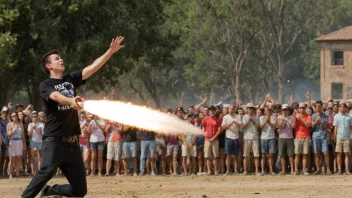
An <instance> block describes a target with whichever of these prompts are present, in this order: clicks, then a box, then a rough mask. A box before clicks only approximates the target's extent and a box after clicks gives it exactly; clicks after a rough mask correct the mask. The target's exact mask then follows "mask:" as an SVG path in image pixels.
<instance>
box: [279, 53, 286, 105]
mask: <svg viewBox="0 0 352 198" xmlns="http://www.w3.org/2000/svg"><path fill="white" fill-rule="evenodd" d="M278 66H279V67H278V72H277V85H278V91H277V96H278V99H277V101H278V103H280V104H283V102H284V99H285V90H284V87H285V78H284V77H285V74H284V69H285V68H284V67H285V56H284V54H282V55H280V57H279V64H278Z"/></svg>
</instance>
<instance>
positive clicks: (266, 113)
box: [264, 107, 271, 116]
mask: <svg viewBox="0 0 352 198" xmlns="http://www.w3.org/2000/svg"><path fill="white" fill-rule="evenodd" d="M264 114H265V116H271V109H270V108H269V107H265V111H264Z"/></svg>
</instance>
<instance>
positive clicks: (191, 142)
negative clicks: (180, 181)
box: [181, 114, 197, 176]
mask: <svg viewBox="0 0 352 198" xmlns="http://www.w3.org/2000/svg"><path fill="white" fill-rule="evenodd" d="M193 116H194V115H193V114H188V115H187V118H186V119H187V120H186V121H187V122H188V123H192V119H193ZM181 137H182V142H183V144H182V166H183V171H184V172H183V175H185V176H187V173H188V171H187V170H188V166H187V159H188V158H190V159H191V166H190V167H191V168H190V172H191V173H192V175H195V173H196V171H197V163H196V157H197V146H196V136H195V135H192V134H187V135H182V136H181Z"/></svg>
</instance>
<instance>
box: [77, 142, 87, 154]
mask: <svg viewBox="0 0 352 198" xmlns="http://www.w3.org/2000/svg"><path fill="white" fill-rule="evenodd" d="M79 148H80V149H81V152H82V153H83V151H84V150H86V149H89V148H88V146H86V145H83V144H80V145H79Z"/></svg>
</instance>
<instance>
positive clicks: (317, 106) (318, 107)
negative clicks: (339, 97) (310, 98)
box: [315, 103, 323, 113]
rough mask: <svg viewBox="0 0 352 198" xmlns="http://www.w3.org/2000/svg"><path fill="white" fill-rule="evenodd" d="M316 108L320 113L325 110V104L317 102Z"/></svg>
mask: <svg viewBox="0 0 352 198" xmlns="http://www.w3.org/2000/svg"><path fill="white" fill-rule="evenodd" d="M315 110H316V111H317V112H319V113H321V112H322V111H323V106H321V104H320V103H317V104H315Z"/></svg>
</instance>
